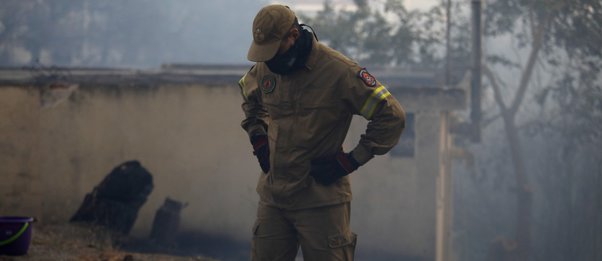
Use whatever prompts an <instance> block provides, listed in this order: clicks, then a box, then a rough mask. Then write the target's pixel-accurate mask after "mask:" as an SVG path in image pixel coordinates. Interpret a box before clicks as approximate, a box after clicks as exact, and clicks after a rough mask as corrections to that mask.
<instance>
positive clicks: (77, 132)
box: [0, 85, 441, 260]
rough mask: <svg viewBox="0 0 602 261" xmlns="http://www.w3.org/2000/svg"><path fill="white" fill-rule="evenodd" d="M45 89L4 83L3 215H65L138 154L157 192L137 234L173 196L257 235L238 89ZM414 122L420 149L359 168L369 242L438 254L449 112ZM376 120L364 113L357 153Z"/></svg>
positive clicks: (190, 212) (357, 187)
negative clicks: (48, 96) (59, 96)
mask: <svg viewBox="0 0 602 261" xmlns="http://www.w3.org/2000/svg"><path fill="white" fill-rule="evenodd" d="M40 95H41V94H40V91H39V90H38V89H36V88H33V87H16V86H13V87H11V86H4V87H0V119H1V120H0V164H1V166H2V168H0V177H1V180H0V215H16V214H20V215H35V216H38V217H40V218H41V219H43V220H46V221H59V222H61V221H65V220H67V219H68V218H69V217H70V216H71V215H72V214H73V213H74V212H75V210H76V209H77V207H78V206H79V204H80V203H81V201H82V199H83V196H84V195H85V193H87V192H89V191H91V190H92V188H93V187H94V186H95V185H96V184H98V182H100V180H101V179H102V178H103V177H104V176H105V175H106V174H107V173H108V172H109V171H110V170H111V169H112V168H113V167H114V166H116V165H118V164H119V163H121V162H123V161H127V160H132V159H137V160H139V161H140V162H141V163H142V164H143V165H144V166H145V167H146V168H147V169H148V170H149V171H150V172H151V173H152V174H153V176H154V183H155V189H154V191H153V192H152V194H151V195H150V198H149V201H148V202H147V203H146V204H145V205H144V207H143V209H142V210H141V212H140V217H139V220H138V222H137V223H136V226H135V228H134V233H137V234H139V235H146V234H148V233H149V231H150V225H151V222H152V218H153V216H154V213H155V211H156V209H157V208H158V207H159V206H160V205H161V203H162V202H163V200H164V198H165V197H166V196H170V197H172V198H174V199H177V200H181V201H187V202H189V203H190V205H189V207H188V208H186V209H185V210H184V211H183V213H182V217H183V219H184V220H183V224H184V226H186V227H193V228H198V229H202V230H204V231H206V232H210V233H221V234H226V235H230V236H233V237H235V238H238V239H242V240H250V228H251V225H252V223H253V221H254V215H255V207H256V204H257V195H256V193H255V184H256V179H257V175H259V167H258V166H257V163H256V160H255V158H254V157H253V156H252V154H251V148H250V144H249V142H248V140H247V136H246V134H245V133H244V131H243V130H242V129H241V128H240V126H239V124H240V121H241V119H242V115H243V114H242V111H241V109H240V102H241V98H240V94H239V90H238V88H237V87H235V86H219V87H207V86H198V85H197V86H194V85H178V86H161V87H156V88H142V87H141V88H138V87H111V88H104V87H97V88H92V87H87V88H80V89H79V90H77V91H76V92H74V93H73V94H72V95H71V97H70V98H69V99H68V100H67V101H65V102H63V103H60V104H58V105H56V106H54V107H52V108H42V107H41V106H40ZM42 95H43V94H42ZM400 100H402V104H403V99H400ZM415 122H416V126H415V128H416V130H415V131H416V146H417V147H416V156H415V157H414V158H392V157H390V156H389V155H384V156H380V157H377V158H375V159H374V160H372V161H371V162H370V163H369V164H367V165H366V166H364V167H362V168H361V169H360V170H359V171H358V172H357V173H354V174H352V175H353V176H352V184H353V192H354V201H353V203H352V228H353V230H354V231H355V232H356V233H358V234H359V238H358V242H359V248H360V249H363V251H377V252H383V253H390V254H403V255H408V256H418V257H423V258H424V259H425V260H432V259H433V258H434V251H435V250H434V249H435V214H436V207H435V202H436V199H435V197H436V178H437V175H438V174H439V168H440V165H439V159H438V155H439V152H440V151H439V147H438V144H439V139H440V128H441V126H440V113H439V112H436V111H428V110H424V111H419V112H416V120H415ZM365 124H366V121H365V120H363V119H361V118H359V117H358V118H356V119H355V120H354V123H353V125H352V126H353V127H352V130H351V131H350V134H349V138H348V141H347V143H346V144H345V148H346V149H347V150H349V149H351V148H352V147H353V146H354V145H355V144H356V142H357V139H358V138H359V136H360V135H361V134H362V133H363V131H364V129H365ZM360 249H358V250H360ZM375 253H376V252H375Z"/></svg>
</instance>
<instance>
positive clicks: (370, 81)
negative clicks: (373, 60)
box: [357, 68, 376, 87]
mask: <svg viewBox="0 0 602 261" xmlns="http://www.w3.org/2000/svg"><path fill="white" fill-rule="evenodd" d="M357 76H358V77H360V79H362V81H363V82H364V83H365V84H366V85H367V86H370V87H375V86H376V78H374V76H372V74H370V73H369V72H368V70H366V68H362V69H361V70H360V71H359V72H358V73H357Z"/></svg>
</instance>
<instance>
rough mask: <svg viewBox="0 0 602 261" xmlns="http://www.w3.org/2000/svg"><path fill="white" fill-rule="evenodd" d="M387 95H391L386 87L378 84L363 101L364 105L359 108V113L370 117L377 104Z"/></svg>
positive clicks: (367, 117)
mask: <svg viewBox="0 0 602 261" xmlns="http://www.w3.org/2000/svg"><path fill="white" fill-rule="evenodd" d="M389 96H391V93H390V92H389V91H388V90H387V88H385V86H383V85H380V86H378V88H376V89H374V91H373V92H372V94H371V95H370V97H368V99H366V101H365V102H364V105H363V106H362V109H361V110H360V114H361V115H362V116H364V118H366V119H371V118H372V114H374V110H375V109H376V107H377V106H378V104H379V103H380V102H381V101H382V100H384V99H386V98H387V97H389Z"/></svg>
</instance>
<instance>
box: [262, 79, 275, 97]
mask: <svg viewBox="0 0 602 261" xmlns="http://www.w3.org/2000/svg"><path fill="white" fill-rule="evenodd" d="M259 86H260V87H261V91H263V93H265V94H268V93H271V92H273V91H274V88H276V77H274V75H271V74H268V75H265V76H263V78H262V79H261V83H260V85H259Z"/></svg>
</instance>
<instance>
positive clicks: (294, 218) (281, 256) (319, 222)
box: [251, 203, 357, 261]
mask: <svg viewBox="0 0 602 261" xmlns="http://www.w3.org/2000/svg"><path fill="white" fill-rule="evenodd" d="M349 218H350V203H342V204H338V205H332V206H325V207H318V208H309V209H302V210H285V209H280V208H276V207H271V206H267V205H264V204H261V203H260V204H259V207H258V210H257V220H256V221H255V224H254V226H253V246H252V253H251V256H252V260H253V261H268V260H269V261H273V260H285V261H288V260H295V257H296V256H297V251H298V249H299V246H301V251H302V252H303V258H304V260H312V261H313V260H316V261H322V260H324V261H329V260H345V261H347V260H353V256H354V252H355V245H356V240H357V235H355V234H354V233H352V232H351V230H350V228H349V224H350V220H349Z"/></svg>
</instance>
